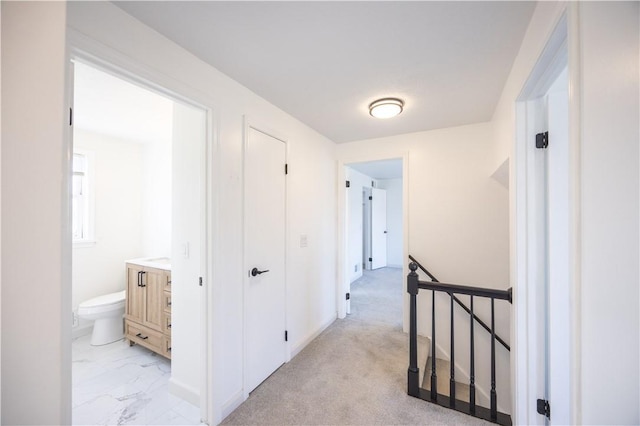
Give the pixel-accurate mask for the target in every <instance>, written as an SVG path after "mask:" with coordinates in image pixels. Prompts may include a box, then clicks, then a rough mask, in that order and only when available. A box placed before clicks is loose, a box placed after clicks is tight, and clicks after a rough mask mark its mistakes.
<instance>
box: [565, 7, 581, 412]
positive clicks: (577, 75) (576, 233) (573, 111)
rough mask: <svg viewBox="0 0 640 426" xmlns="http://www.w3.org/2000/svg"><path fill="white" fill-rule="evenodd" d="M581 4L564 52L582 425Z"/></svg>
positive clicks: (576, 387) (575, 364)
mask: <svg viewBox="0 0 640 426" xmlns="http://www.w3.org/2000/svg"><path fill="white" fill-rule="evenodd" d="M579 22H580V3H579V2H569V5H568V6H567V39H568V42H567V49H568V51H569V54H568V63H569V168H570V170H569V193H570V194H571V197H572V202H571V203H569V226H570V229H569V265H570V268H569V297H570V299H571V300H572V301H573V311H572V313H571V316H570V320H571V324H570V330H571V331H572V335H571V336H570V338H569V341H570V343H569V344H570V346H571V352H570V356H571V366H572V371H571V374H570V380H571V384H570V386H571V394H572V395H571V398H570V401H571V408H570V409H571V416H572V418H571V423H572V424H582V410H580V405H581V401H582V391H581V389H582V381H581V377H582V375H581V371H582V358H581V355H580V353H581V350H580V348H581V336H582V322H581V312H582V304H581V297H580V295H581V291H580V287H581V282H582V278H581V271H582V252H581V247H582V244H581V235H582V233H581V212H580V206H581V205H582V202H581V194H582V192H581V188H582V186H581V180H580V176H582V173H581V162H580V158H581V143H580V141H581V138H582V136H581V128H582V127H581V126H582V124H581V123H582V97H581V93H582V71H581V70H582V66H581V63H582V58H581V50H580V28H579Z"/></svg>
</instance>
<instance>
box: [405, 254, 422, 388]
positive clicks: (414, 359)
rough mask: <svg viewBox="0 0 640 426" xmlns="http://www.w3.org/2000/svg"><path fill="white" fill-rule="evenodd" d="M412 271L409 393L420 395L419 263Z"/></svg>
mask: <svg viewBox="0 0 640 426" xmlns="http://www.w3.org/2000/svg"><path fill="white" fill-rule="evenodd" d="M409 269H410V270H411V272H410V273H409V275H408V276H407V293H409V370H408V371H407V379H408V380H407V382H408V384H407V387H408V389H407V393H408V394H409V395H411V396H415V397H420V369H419V368H418V327H417V312H416V311H417V310H416V296H417V295H418V274H417V273H416V269H418V265H416V264H415V263H410V264H409Z"/></svg>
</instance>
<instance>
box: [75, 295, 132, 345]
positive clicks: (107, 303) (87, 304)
mask: <svg viewBox="0 0 640 426" xmlns="http://www.w3.org/2000/svg"><path fill="white" fill-rule="evenodd" d="M124 304H125V290H122V291H118V292H116V293H110V294H105V295H104V296H99V297H94V298H93V299H89V300H86V301H84V302H82V303H81V304H80V305H79V306H78V316H79V317H80V318H84V319H87V320H94V321H95V322H94V323H93V334H92V335H91V344H92V345H93V346H100V345H106V344H107V343H113V342H115V341H117V340H120V339H122V338H123V337H124V327H123V321H122V316H123V315H124Z"/></svg>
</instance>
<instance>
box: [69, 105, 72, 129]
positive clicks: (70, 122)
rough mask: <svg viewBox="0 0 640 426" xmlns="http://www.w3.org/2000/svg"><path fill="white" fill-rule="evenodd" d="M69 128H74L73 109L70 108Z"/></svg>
mask: <svg viewBox="0 0 640 426" xmlns="http://www.w3.org/2000/svg"><path fill="white" fill-rule="evenodd" d="M69 126H73V108H69Z"/></svg>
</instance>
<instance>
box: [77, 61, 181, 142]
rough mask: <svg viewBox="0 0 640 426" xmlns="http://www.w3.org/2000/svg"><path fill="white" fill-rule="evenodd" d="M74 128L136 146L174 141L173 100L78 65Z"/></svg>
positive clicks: (78, 63) (80, 64)
mask: <svg viewBox="0 0 640 426" xmlns="http://www.w3.org/2000/svg"><path fill="white" fill-rule="evenodd" d="M73 74H74V84H73V92H74V93H73V97H74V99H73V111H74V118H73V121H74V123H73V125H74V127H75V128H77V129H83V130H88V131H92V132H96V133H100V134H103V135H108V136H113V137H116V138H119V139H122V140H124V141H129V142H136V143H157V142H161V143H166V142H168V141H170V140H171V139H172V129H173V127H172V122H173V101H171V100H170V99H168V98H165V97H163V96H160V95H158V94H156V93H154V92H151V91H149V90H146V89H143V88H141V87H139V86H136V85H134V84H131V83H128V82H126V81H124V80H121V79H119V78H116V77H113V76H112V75H110V74H107V73H105V72H102V71H99V70H97V69H95V68H92V67H89V66H87V65H84V64H82V63H80V62H76V63H75V65H74V70H73Z"/></svg>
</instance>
